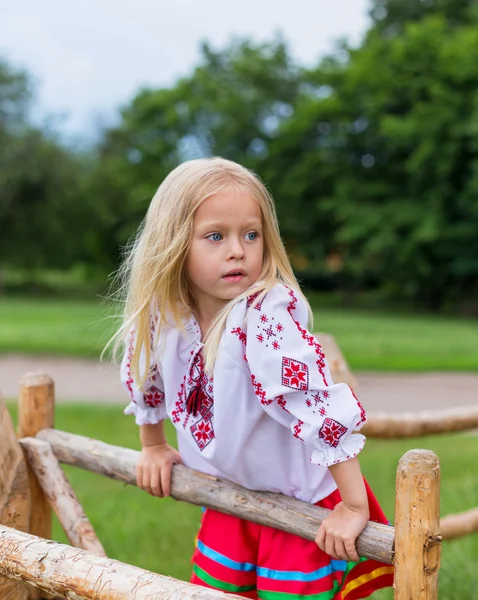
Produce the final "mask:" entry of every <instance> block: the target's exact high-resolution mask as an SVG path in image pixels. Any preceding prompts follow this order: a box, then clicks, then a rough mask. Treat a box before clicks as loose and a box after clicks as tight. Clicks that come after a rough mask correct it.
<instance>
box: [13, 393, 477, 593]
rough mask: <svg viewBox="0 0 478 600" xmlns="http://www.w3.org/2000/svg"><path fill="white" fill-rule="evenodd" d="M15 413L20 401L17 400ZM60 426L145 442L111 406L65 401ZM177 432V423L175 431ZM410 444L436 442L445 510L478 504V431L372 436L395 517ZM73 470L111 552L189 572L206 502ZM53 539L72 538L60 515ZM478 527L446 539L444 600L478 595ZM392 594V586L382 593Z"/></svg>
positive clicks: (373, 463)
mask: <svg viewBox="0 0 478 600" xmlns="http://www.w3.org/2000/svg"><path fill="white" fill-rule="evenodd" d="M10 408H11V412H12V416H13V418H14V419H15V406H13V405H10ZM56 427H57V428H58V429H64V430H66V431H70V432H73V433H78V434H81V435H87V436H89V437H94V438H97V439H101V440H103V441H106V442H109V443H111V444H116V445H120V446H125V447H131V448H136V449H138V448H139V444H138V432H137V428H136V426H135V425H134V422H133V419H132V418H131V417H124V416H123V415H122V413H121V409H120V408H117V407H111V406H102V405H95V406H85V405H59V406H58V407H57V413H56ZM168 433H169V435H170V439H174V438H173V434H172V429H171V428H170V429H169V431H168ZM410 448H429V449H432V450H434V451H435V452H436V453H437V455H438V457H439V459H440V463H441V514H442V515H445V514H449V513H452V512H459V511H463V510H466V509H469V508H472V507H474V506H478V485H476V464H477V462H478V436H474V435H443V436H435V437H427V438H417V439H410V440H400V441H389V440H369V441H368V442H367V444H366V447H365V450H364V451H363V452H362V454H361V465H362V469H363V471H364V474H365V476H366V477H367V479H368V481H369V483H370V485H371V487H372V489H373V490H374V492H375V494H376V496H377V498H378V499H379V501H380V503H381V505H382V507H383V508H384V510H385V512H386V514H387V515H389V517H390V519H391V520H393V513H394V495H395V470H396V467H397V463H398V460H399V458H400V456H402V455H403V454H404V453H405V452H406V451H407V450H409V449H410ZM66 471H67V474H68V477H69V479H70V481H71V482H72V485H73V487H74V489H75V491H76V493H77V495H78V497H79V499H80V501H81V503H82V504H83V506H84V508H85V510H86V513H87V514H88V516H89V518H90V521H91V522H92V524H93V527H94V528H95V530H96V532H97V534H98V536H99V538H100V540H101V542H102V543H103V545H104V547H105V550H106V552H107V554H108V555H109V556H111V557H113V558H116V559H118V560H121V561H124V562H127V563H130V564H134V565H137V566H140V567H142V568H145V569H148V570H151V571H154V572H159V573H162V574H166V575H170V576H172V577H176V578H178V579H184V580H186V579H188V578H189V573H190V564H189V560H190V556H191V553H192V549H193V540H194V536H195V534H196V532H197V528H198V524H199V518H200V510H199V509H198V508H197V507H193V506H189V505H187V504H185V503H180V502H175V501H173V500H171V499H166V500H159V499H155V498H152V497H150V496H148V495H147V494H145V493H144V492H141V491H140V490H138V489H136V488H133V487H130V486H125V485H122V484H120V483H118V482H115V481H111V480H109V479H106V478H102V477H100V476H98V475H94V474H91V473H88V472H84V471H81V470H78V469H74V468H72V467H67V468H66ZM53 537H54V539H56V540H58V541H61V542H64V543H66V542H67V540H66V538H65V536H64V534H63V532H62V531H61V529H60V526H59V525H58V523H57V522H55V525H54V533H53ZM477 561H478V535H477V534H473V535H469V536H467V537H464V538H462V539H461V540H455V541H452V542H445V543H444V546H443V553H442V563H441V564H442V568H441V570H440V596H439V597H440V600H456V599H458V598H466V599H467V600H473V599H475V600H477V599H478V578H477V577H476V567H475V565H476V563H477ZM374 598H377V600H391V599H392V592H391V590H384V591H382V592H379V593H377V594H375V596H374Z"/></svg>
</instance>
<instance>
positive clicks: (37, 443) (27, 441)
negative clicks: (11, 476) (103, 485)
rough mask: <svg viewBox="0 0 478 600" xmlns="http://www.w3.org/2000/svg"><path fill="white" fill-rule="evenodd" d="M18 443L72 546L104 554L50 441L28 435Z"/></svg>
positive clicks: (100, 554)
mask: <svg viewBox="0 0 478 600" xmlns="http://www.w3.org/2000/svg"><path fill="white" fill-rule="evenodd" d="M20 444H21V446H22V448H23V449H24V450H25V452H26V454H27V457H28V462H29V463H30V466H31V467H32V469H33V471H34V473H35V475H36V477H37V479H38V481H39V483H40V485H41V487H42V490H43V492H44V493H45V495H46V497H47V498H48V501H49V503H50V505H51V507H52V508H53V510H54V511H55V514H56V516H57V517H58V520H59V521H60V524H61V526H62V527H63V529H64V531H65V533H66V535H67V537H68V539H69V541H70V543H71V545H72V546H75V547H76V548H83V550H87V551H88V552H93V553H94V554H98V555H99V556H106V553H105V551H104V549H103V546H102V545H101V543H100V541H99V539H98V537H97V536H96V533H95V531H94V529H93V526H92V525H91V523H90V521H89V520H88V517H87V516H86V514H85V511H84V510H83V507H82V506H81V504H80V502H79V500H78V498H77V497H76V494H75V492H74V491H73V488H72V487H71V485H70V482H69V481H68V479H67V477H66V475H65V473H64V472H63V469H62V468H61V465H60V463H59V462H58V459H57V458H56V456H55V455H54V453H53V450H52V448H51V446H50V444H49V443H48V442H44V441H43V440H37V439H36V438H28V437H27V438H22V439H21V440H20Z"/></svg>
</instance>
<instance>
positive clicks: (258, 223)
mask: <svg viewBox="0 0 478 600" xmlns="http://www.w3.org/2000/svg"><path fill="white" fill-rule="evenodd" d="M243 225H244V227H245V228H248V227H257V228H258V227H262V220H261V219H250V220H248V221H245V222H244V224H243ZM197 226H198V227H200V228H201V229H214V228H218V229H221V228H224V227H229V224H226V223H224V222H222V221H204V222H203V223H198V224H197Z"/></svg>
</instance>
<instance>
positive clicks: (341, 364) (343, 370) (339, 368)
mask: <svg viewBox="0 0 478 600" xmlns="http://www.w3.org/2000/svg"><path fill="white" fill-rule="evenodd" d="M314 337H315V338H316V339H317V341H318V342H319V344H320V345H321V346H322V350H323V351H324V354H325V356H326V358H327V363H328V365H329V369H330V372H331V374H332V379H333V381H334V382H335V383H346V384H347V385H349V386H350V387H351V388H352V389H354V390H356V389H357V387H358V383H357V380H356V379H355V377H354V376H353V375H352V371H351V370H350V367H349V365H348V363H347V361H346V360H345V357H344V355H343V354H342V352H341V350H340V348H339V345H338V344H337V342H336V341H335V338H334V336H333V335H330V333H314Z"/></svg>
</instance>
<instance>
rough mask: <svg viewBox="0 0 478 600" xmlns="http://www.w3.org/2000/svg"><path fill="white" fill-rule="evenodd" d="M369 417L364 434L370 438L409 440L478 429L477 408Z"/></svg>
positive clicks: (379, 414)
mask: <svg viewBox="0 0 478 600" xmlns="http://www.w3.org/2000/svg"><path fill="white" fill-rule="evenodd" d="M367 417H368V418H367V422H366V423H365V425H364V426H363V428H362V431H361V433H363V434H364V435H366V436H367V437H370V438H371V437H377V438H408V437H416V436H421V435H429V434H434V433H448V432H452V431H466V430H467V429H475V428H477V427H478V407H475V406H463V407H460V408H453V409H444V410H434V411H422V412H404V413H399V414H388V413H369V414H368V415H367Z"/></svg>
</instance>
